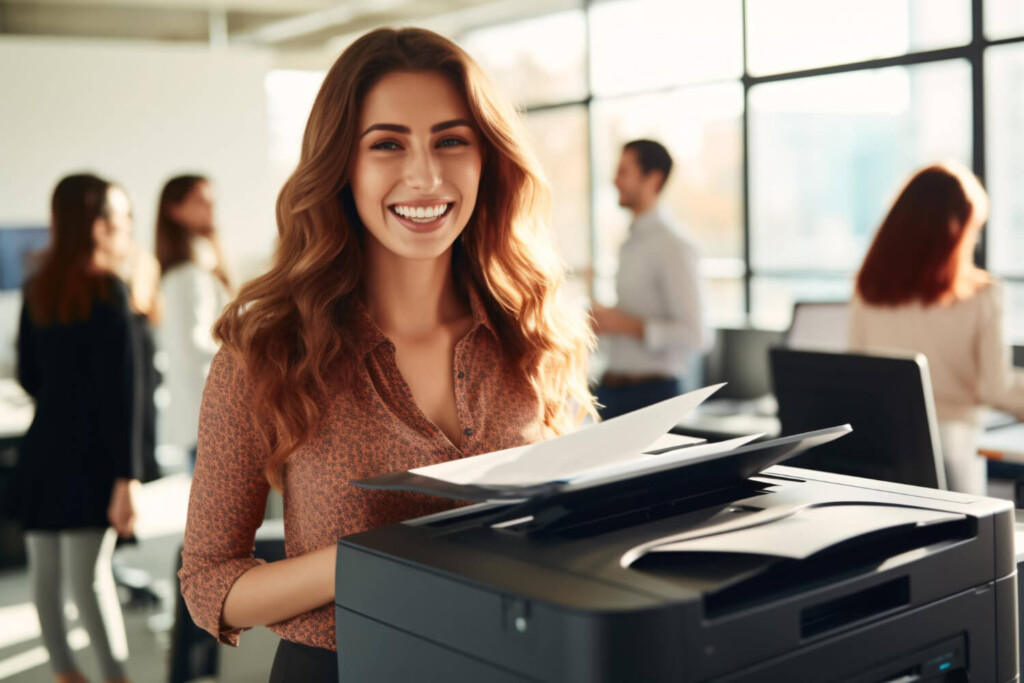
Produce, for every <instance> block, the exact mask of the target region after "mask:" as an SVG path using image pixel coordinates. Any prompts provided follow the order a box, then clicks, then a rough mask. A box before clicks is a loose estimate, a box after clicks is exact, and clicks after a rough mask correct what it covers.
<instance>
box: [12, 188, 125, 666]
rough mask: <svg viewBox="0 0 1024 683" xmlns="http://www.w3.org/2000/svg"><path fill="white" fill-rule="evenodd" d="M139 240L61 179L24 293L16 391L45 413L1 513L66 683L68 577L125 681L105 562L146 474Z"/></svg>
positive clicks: (117, 613)
mask: <svg viewBox="0 0 1024 683" xmlns="http://www.w3.org/2000/svg"><path fill="white" fill-rule="evenodd" d="M131 230H132V223H131V207H130V205H129V202H128V198H127V196H126V195H125V193H124V192H123V191H122V190H121V189H120V188H118V187H117V186H115V185H112V184H110V183H109V182H107V181H104V180H102V179H100V178H97V177H95V176H92V175H74V176H69V177H67V178H64V179H63V180H62V181H61V182H60V183H59V184H58V185H57V188H56V190H55V191H54V195H53V201H52V223H51V241H50V245H49V247H48V249H47V251H46V252H45V253H44V255H43V257H42V260H41V263H40V265H39V268H38V269H37V271H36V273H35V274H34V275H33V276H32V277H31V278H30V279H29V281H28V282H27V283H26V284H25V305H24V308H23V310H22V315H21V328H20V331H19V335H18V379H19V381H20V382H21V384H22V386H24V387H25V390H26V391H28V393H29V394H31V395H32V396H33V397H34V398H35V400H36V412H35V419H34V420H33V422H32V426H31V427H30V428H29V430H28V433H27V434H26V436H25V438H24V440H23V442H22V447H21V453H20V456H19V460H18V465H17V468H16V470H15V473H14V482H13V485H12V486H11V489H10V493H12V494H13V495H9V496H7V498H8V500H6V501H5V508H7V510H8V512H12V513H13V514H14V516H15V517H16V518H17V519H19V520H20V521H21V524H22V526H23V527H24V529H25V532H26V533H25V543H26V547H27V550H28V560H29V574H30V579H31V583H32V587H33V592H34V599H35V602H36V606H37V608H38V611H39V621H40V624H41V626H42V632H43V640H44V643H45V644H46V647H47V649H48V650H49V653H50V661H51V664H52V665H53V669H54V672H55V674H56V676H57V680H58V681H59V682H72V683H77V682H79V681H84V680H85V679H84V678H83V676H82V674H81V673H79V671H78V669H77V667H76V666H75V664H74V661H73V659H72V656H71V652H70V651H69V649H68V646H67V637H66V633H65V629H64V624H63V620H62V611H63V610H62V608H63V600H62V598H61V596H60V574H61V570H63V571H64V572H65V573H66V574H67V575H68V578H69V579H70V581H69V583H70V585H71V589H72V593H73V597H74V600H75V603H76V605H77V607H78V612H79V615H80V617H81V619H82V622H83V624H84V626H85V627H86V630H87V631H88V633H89V637H90V640H91V641H92V643H93V645H94V647H95V649H96V654H97V656H98V659H99V661H100V665H101V668H102V674H103V678H104V679H105V680H107V681H125V680H127V679H126V678H125V673H124V661H125V659H127V654H128V652H127V639H126V637H125V630H124V621H123V618H122V616H121V608H120V604H119V602H118V600H117V593H116V590H115V588H114V582H113V576H112V572H111V569H110V557H111V554H112V553H113V549H114V544H115V541H116V537H117V535H118V534H119V535H121V536H129V535H131V533H132V529H133V525H134V519H135V506H134V500H133V497H134V495H135V490H136V489H137V487H138V478H139V476H140V473H141V471H142V463H141V430H140V429H139V424H140V419H139V418H140V415H141V411H142V403H141V401H140V395H141V392H140V387H139V385H140V382H141V376H140V372H139V363H140V354H139V350H138V338H137V327H136V325H135V324H134V322H133V320H132V315H133V314H132V311H131V309H130V306H129V297H128V292H127V288H126V287H125V285H124V283H123V282H122V280H121V279H120V278H119V277H118V276H117V274H118V273H119V272H120V271H121V270H122V269H123V267H124V265H125V261H126V259H127V258H128V256H129V253H130V250H131ZM115 532H116V533H115Z"/></svg>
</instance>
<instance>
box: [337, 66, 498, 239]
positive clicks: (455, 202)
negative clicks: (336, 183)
mask: <svg viewBox="0 0 1024 683" xmlns="http://www.w3.org/2000/svg"><path fill="white" fill-rule="evenodd" d="M359 135H360V138H359V140H358V141H357V147H356V153H355V159H354V162H353V165H352V173H351V183H352V193H353V195H354V197H355V203H356V210H357V211H358V212H359V218H360V219H361V220H362V222H363V225H365V226H366V229H367V232H368V233H369V235H370V238H371V239H373V240H375V241H376V242H378V243H379V244H380V245H382V246H383V247H384V248H385V249H387V250H388V251H390V252H391V253H393V254H395V255H397V256H400V257H403V258H410V259H432V258H437V257H439V256H440V255H442V254H444V253H445V252H446V251H447V250H448V249H449V247H451V245H452V243H453V242H454V241H455V239H456V238H457V237H458V236H459V235H460V234H461V233H462V231H463V230H464V229H465V227H466V223H468V222H469V217H470V216H471V215H472V214H473V208H474V207H475V206H476V195H477V189H478V187H479V185H480V168H481V165H482V150H481V144H480V136H479V134H478V133H477V131H476V129H475V128H474V125H473V122H472V118H471V117H470V114H469V110H468V108H467V106H466V102H465V99H464V98H463V97H462V95H461V94H460V93H459V91H458V90H457V89H456V88H455V86H454V85H452V83H451V81H449V80H448V79H447V78H446V77H445V76H443V75H441V74H439V73H435V72H411V73H410V72H394V73H391V74H388V75H387V76H385V77H384V78H382V79H381V80H380V82H378V83H377V85H376V86H374V87H373V88H372V89H371V90H370V92H369V93H368V94H367V96H366V99H365V100H364V102H363V109H362V112H361V114H360V121H359Z"/></svg>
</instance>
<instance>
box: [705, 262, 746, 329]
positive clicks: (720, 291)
mask: <svg viewBox="0 0 1024 683" xmlns="http://www.w3.org/2000/svg"><path fill="white" fill-rule="evenodd" d="M704 284H705V287H706V290H705V292H706V296H707V302H706V304H707V316H708V324H709V325H711V326H712V327H742V326H743V324H744V322H745V320H746V316H745V315H744V313H743V310H744V309H743V303H744V302H743V299H744V294H743V277H742V276H740V277H718V276H716V275H713V274H708V273H707V271H704Z"/></svg>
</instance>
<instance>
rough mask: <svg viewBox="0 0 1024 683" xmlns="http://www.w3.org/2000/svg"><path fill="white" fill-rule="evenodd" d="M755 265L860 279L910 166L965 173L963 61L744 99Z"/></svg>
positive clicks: (819, 81) (809, 83)
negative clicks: (939, 165) (950, 163)
mask: <svg viewBox="0 0 1024 683" xmlns="http://www.w3.org/2000/svg"><path fill="white" fill-rule="evenodd" d="M750 136H751V137H750V169H751V170H750V174H751V175H750V206H751V212H750V214H751V260H752V262H753V267H754V269H755V270H757V269H775V270H831V271H850V272H852V271H855V270H856V269H857V268H858V267H859V266H860V262H861V259H862V258H863V255H864V252H865V251H866V250H867V246H868V243H869V241H870V239H871V237H872V236H873V235H874V232H875V230H876V229H877V227H878V224H879V223H880V222H881V220H882V218H883V217H884V216H885V212H886V211H887V210H888V206H889V204H890V202H891V201H892V200H893V198H894V197H895V194H896V193H897V192H898V191H899V189H900V187H901V185H902V183H904V182H906V180H907V179H908V178H909V176H910V174H911V173H912V172H913V171H915V170H916V169H917V168H919V167H921V166H923V165H925V164H928V163H931V162H934V161H936V160H940V159H945V158H952V159H956V160H957V161H960V162H961V163H964V164H967V165H968V166H970V163H971V156H972V155H971V70H970V65H969V64H968V63H967V62H966V61H964V60H953V61H948V62H941V63H937V64H928V65H923V66H915V67H891V68H888V69H876V70H871V71H860V72H854V73H844V74H837V75H833V76H819V77H815V78H806V79H800V80H795V81H786V82H778V83H768V84H765V85H760V86H757V87H755V88H753V89H752V90H751V92H750Z"/></svg>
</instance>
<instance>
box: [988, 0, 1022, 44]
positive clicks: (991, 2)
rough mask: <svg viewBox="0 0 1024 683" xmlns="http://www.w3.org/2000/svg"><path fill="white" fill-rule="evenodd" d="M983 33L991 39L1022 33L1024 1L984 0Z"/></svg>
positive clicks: (1013, 36)
mask: <svg viewBox="0 0 1024 683" xmlns="http://www.w3.org/2000/svg"><path fill="white" fill-rule="evenodd" d="M985 35H986V36H987V37H988V38H990V39H991V40H999V39H1000V38H1016V37H1018V36H1022V35H1024V2H1021V0H985Z"/></svg>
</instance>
